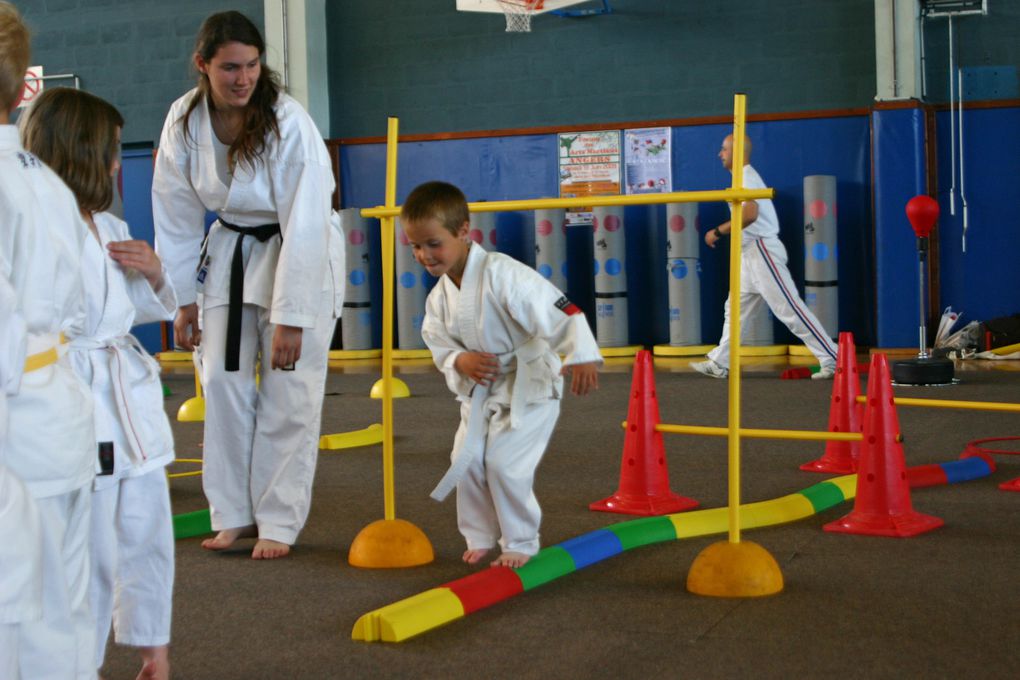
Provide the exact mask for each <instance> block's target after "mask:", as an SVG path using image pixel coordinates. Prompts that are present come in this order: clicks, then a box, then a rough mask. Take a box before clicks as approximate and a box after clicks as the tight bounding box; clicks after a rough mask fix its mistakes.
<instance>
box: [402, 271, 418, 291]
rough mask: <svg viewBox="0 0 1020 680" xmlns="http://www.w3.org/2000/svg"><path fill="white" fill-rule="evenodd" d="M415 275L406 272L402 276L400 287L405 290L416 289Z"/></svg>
mask: <svg viewBox="0 0 1020 680" xmlns="http://www.w3.org/2000/svg"><path fill="white" fill-rule="evenodd" d="M415 278H416V277H415V275H414V274H412V273H411V272H404V273H403V274H401V275H400V285H401V286H403V287H404V288H414V281H415Z"/></svg>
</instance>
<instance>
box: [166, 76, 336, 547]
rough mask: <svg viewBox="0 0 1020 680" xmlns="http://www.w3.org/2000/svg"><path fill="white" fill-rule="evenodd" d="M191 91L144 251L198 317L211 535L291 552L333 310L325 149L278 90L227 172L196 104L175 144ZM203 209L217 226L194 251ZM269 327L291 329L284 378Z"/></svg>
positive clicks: (304, 499)
mask: <svg viewBox="0 0 1020 680" xmlns="http://www.w3.org/2000/svg"><path fill="white" fill-rule="evenodd" d="M194 96H196V91H195V90H192V91H191V92H189V93H188V94H186V95H184V96H183V97H181V98H180V99H178V100H177V101H176V102H174V104H173V105H172V106H171V107H170V113H169V114H168V115H167V119H166V123H165V124H164V126H163V134H162V137H161V138H160V144H159V151H158V154H157V158H156V170H155V176H154V178H153V184H152V204H153V205H152V207H153V216H154V219H155V226H156V245H157V251H158V252H159V255H160V257H161V258H162V260H163V263H164V265H165V266H166V269H167V271H168V272H169V273H170V278H171V280H172V281H173V285H174V289H175V290H176V291H177V299H178V304H179V305H181V306H184V305H188V304H191V303H193V302H196V301H197V302H198V306H199V309H200V312H201V314H200V324H201V327H202V352H201V356H202V384H203V387H204V388H205V405H206V411H205V446H204V451H205V454H204V468H203V476H202V482H203V487H204V489H205V494H206V497H207V498H208V499H209V506H210V510H211V515H212V527H213V529H215V530H222V529H230V528H235V527H243V526H248V525H252V524H255V525H257V527H258V533H259V537H260V538H264V539H270V540H274V541H278V542H280V543H285V544H288V545H290V544H293V543H294V541H295V540H296V539H297V536H298V533H299V532H300V531H301V529H302V527H303V526H304V523H305V520H306V519H307V516H308V508H309V505H310V503H311V490H312V480H313V477H314V474H315V464H316V460H317V457H318V451H319V428H320V423H321V416H322V400H323V395H324V389H325V381H326V362H327V360H328V352H329V343H330V341H331V340H332V337H333V331H334V327H335V325H336V318H337V317H339V316H340V314H341V312H342V310H343V294H344V281H343V272H344V240H343V233H342V232H341V231H340V222H339V216H337V215H335V214H331V208H330V200H331V196H332V193H333V187H334V180H333V172H332V169H331V166H330V159H329V153H328V152H327V150H326V145H325V144H324V143H323V141H322V137H321V136H320V135H319V132H318V131H317V130H316V128H315V124H314V123H313V122H312V119H311V118H310V117H309V116H308V114H307V113H306V112H305V111H304V109H302V108H301V106H300V105H299V104H298V103H297V102H296V101H294V100H293V99H292V98H290V97H289V96H287V95H285V94H281V95H280V98H279V101H278V102H277V104H276V117H277V122H278V124H279V128H280V136H279V137H276V136H275V135H272V134H270V136H269V137H268V139H267V140H266V147H265V150H264V152H263V158H262V160H261V161H259V162H258V163H257V164H256V166H255V167H254V168H252V167H250V166H249V165H247V164H246V163H243V162H241V163H239V164H238V165H237V167H235V168H234V170H233V174H232V175H231V173H230V170H229V168H228V166H227V147H226V146H225V145H224V144H222V143H221V142H220V141H219V140H218V139H217V138H216V136H215V134H214V133H213V129H212V124H211V121H210V114H209V108H208V105H207V104H206V102H201V103H199V105H198V106H196V107H195V109H194V111H193V112H192V114H191V118H190V120H189V123H188V134H187V135H185V130H184V125H183V116H184V112H185V110H186V109H187V105H188V103H189V102H190V101H191V99H192V97H194ZM206 211H211V212H214V213H216V214H217V215H219V217H220V219H219V220H217V221H216V222H215V223H214V224H213V225H212V227H211V229H210V230H209V234H208V238H207V239H206V240H205V242H204V243H203V236H204V228H203V225H204V223H205V222H204V220H205V214H206ZM227 225H231V226H227ZM271 225H278V230H279V233H278V234H276V235H269V236H268V237H267V238H266V240H264V241H262V240H258V238H256V237H254V236H251V235H250V233H249V234H248V235H245V234H242V233H238V232H237V231H236V230H237V229H241V230H244V229H252V228H255V227H266V226H271ZM231 227H233V230H232V228H231ZM238 244H239V245H238ZM235 247H239V248H240V251H239V255H238V257H239V264H240V265H241V266H243V274H242V275H241V276H240V279H243V297H242V302H243V305H240V306H241V308H242V309H241V312H240V314H241V318H240V323H241V328H242V329H243V330H242V332H241V335H240V346H239V347H233V349H236V351H237V357H238V359H237V360H238V366H239V370H234V371H228V370H227V369H226V361H227V357H228V352H227V336H228V332H227V331H228V322H229V309H230V307H229V302H230V290H231V285H230V279H231V269H232V266H231V265H232V262H233V261H234V254H235ZM277 324H284V325H288V326H298V327H300V328H302V329H304V330H303V334H302V338H301V358H300V360H299V361H298V362H297V364H296V365H295V367H294V370H270V367H269V366H270V351H271V347H272V338H273V332H274V330H275V327H276V325H277ZM260 354H261V356H262V360H261V362H260V363H259V366H260V384H259V386H258V387H257V388H256V382H255V370H256V368H255V367H256V361H257V360H258V357H259V355H260Z"/></svg>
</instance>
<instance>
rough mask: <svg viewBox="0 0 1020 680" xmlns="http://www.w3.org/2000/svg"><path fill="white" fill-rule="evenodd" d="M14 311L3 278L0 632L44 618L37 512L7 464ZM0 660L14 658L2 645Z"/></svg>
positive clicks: (16, 376) (18, 334) (16, 377)
mask: <svg viewBox="0 0 1020 680" xmlns="http://www.w3.org/2000/svg"><path fill="white" fill-rule="evenodd" d="M14 305H15V298H14V291H13V290H11V287H10V285H9V284H8V283H7V280H6V279H4V278H2V277H0V334H2V335H0V581H2V583H3V587H2V588H0V627H2V626H4V625H7V624H12V623H17V622H19V621H32V620H34V619H38V618H39V617H40V616H41V615H42V578H41V576H40V571H39V570H40V567H41V564H42V538H41V535H40V531H41V529H40V526H39V511H38V509H37V508H36V507H35V504H34V503H33V502H32V499H31V497H30V496H29V495H28V491H27V490H26V489H25V486H24V485H23V484H22V483H21V480H19V479H18V478H17V477H15V476H14V475H13V474H12V473H11V472H10V471H9V470H8V469H7V466H6V465H5V464H4V459H5V456H4V450H5V442H6V440H7V395H9V394H14V393H15V392H16V391H17V389H18V382H19V381H20V380H21V369H22V366H23V365H24V363H25V323H24V322H23V321H22V320H21V317H19V316H18V315H17V313H16V312H15V311H14ZM0 655H15V652H14V650H12V649H5V648H4V647H3V644H2V643H0ZM2 669H4V665H3V663H2V662H0V670H2Z"/></svg>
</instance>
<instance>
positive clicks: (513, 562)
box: [492, 552, 531, 567]
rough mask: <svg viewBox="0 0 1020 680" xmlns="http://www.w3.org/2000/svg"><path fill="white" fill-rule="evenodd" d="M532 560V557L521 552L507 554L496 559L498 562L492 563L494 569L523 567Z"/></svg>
mask: <svg viewBox="0 0 1020 680" xmlns="http://www.w3.org/2000/svg"><path fill="white" fill-rule="evenodd" d="M530 559H531V555H525V554H524V553H519V552H505V553H503V554H502V555H500V556H499V557H497V558H496V561H495V562H493V563H492V566H494V567H523V566H524V565H525V564H526V563H527V562H528V560H530Z"/></svg>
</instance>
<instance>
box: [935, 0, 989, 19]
mask: <svg viewBox="0 0 1020 680" xmlns="http://www.w3.org/2000/svg"><path fill="white" fill-rule="evenodd" d="M921 14H922V15H923V16H925V17H949V16H953V17H956V16H963V15H965V14H988V0H921Z"/></svg>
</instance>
